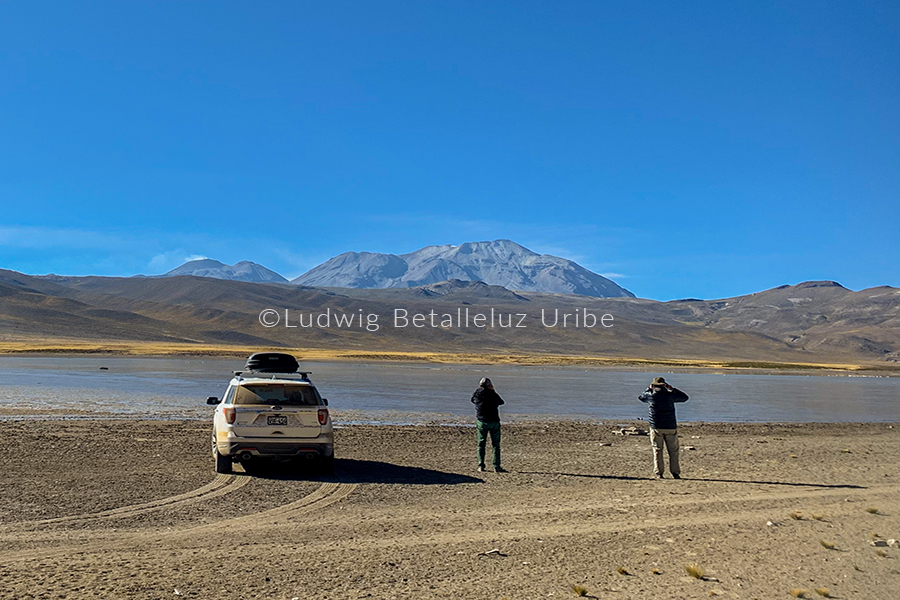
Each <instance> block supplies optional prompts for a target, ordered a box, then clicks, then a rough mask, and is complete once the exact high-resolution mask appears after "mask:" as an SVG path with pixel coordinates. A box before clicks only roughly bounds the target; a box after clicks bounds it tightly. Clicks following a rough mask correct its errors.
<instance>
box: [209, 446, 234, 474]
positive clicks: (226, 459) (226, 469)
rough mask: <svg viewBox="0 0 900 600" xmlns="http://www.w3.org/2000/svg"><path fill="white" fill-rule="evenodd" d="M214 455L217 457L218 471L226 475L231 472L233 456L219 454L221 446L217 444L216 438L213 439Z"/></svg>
mask: <svg viewBox="0 0 900 600" xmlns="http://www.w3.org/2000/svg"><path fill="white" fill-rule="evenodd" d="M213 457H215V459H216V473H222V474H224V475H228V474H230V473H231V467H232V462H231V457H230V456H222V455H221V454H219V448H218V447H217V446H216V442H215V440H213Z"/></svg>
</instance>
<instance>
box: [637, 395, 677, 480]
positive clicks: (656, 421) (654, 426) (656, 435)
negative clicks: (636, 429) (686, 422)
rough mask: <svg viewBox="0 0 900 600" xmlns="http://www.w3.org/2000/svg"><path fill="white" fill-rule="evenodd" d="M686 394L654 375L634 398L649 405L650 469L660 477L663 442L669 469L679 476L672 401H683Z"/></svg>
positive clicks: (663, 464)
mask: <svg viewBox="0 0 900 600" xmlns="http://www.w3.org/2000/svg"><path fill="white" fill-rule="evenodd" d="M687 399H688V395H687V394H685V393H684V392H682V391H681V390H678V389H675V388H674V387H672V386H671V385H669V384H668V383H666V380H665V379H663V378H662V377H657V378H656V379H654V380H653V383H651V384H650V387H648V388H647V390H646V391H645V392H644V393H643V394H641V395H640V396H638V400H640V401H641V402H646V403H647V404H649V405H650V445H651V446H652V447H653V472H654V473H655V474H656V478H657V479H662V478H663V473H665V471H666V465H665V463H664V457H663V446H665V448H666V450H668V452H669V472H671V473H672V477H674V478H675V479H681V463H680V462H679V460H678V422H677V421H676V420H675V403H676V402H687Z"/></svg>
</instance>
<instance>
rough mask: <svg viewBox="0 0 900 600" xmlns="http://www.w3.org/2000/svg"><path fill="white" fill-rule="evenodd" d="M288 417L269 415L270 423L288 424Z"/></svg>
mask: <svg viewBox="0 0 900 600" xmlns="http://www.w3.org/2000/svg"><path fill="white" fill-rule="evenodd" d="M287 419H288V418H287V417H269V420H268V423H269V425H287Z"/></svg>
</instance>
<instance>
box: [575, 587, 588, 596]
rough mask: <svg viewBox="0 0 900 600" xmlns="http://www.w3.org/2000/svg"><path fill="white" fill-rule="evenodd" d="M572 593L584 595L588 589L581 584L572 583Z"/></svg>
mask: <svg viewBox="0 0 900 600" xmlns="http://www.w3.org/2000/svg"><path fill="white" fill-rule="evenodd" d="M572 593H573V594H575V595H576V596H579V597H584V596H587V595H588V589H587V588H586V587H584V586H583V585H573V586H572Z"/></svg>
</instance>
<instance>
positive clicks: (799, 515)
mask: <svg viewBox="0 0 900 600" xmlns="http://www.w3.org/2000/svg"><path fill="white" fill-rule="evenodd" d="M791 518H792V519H793V520H795V521H802V520H803V513H802V512H800V511H799V510H795V511H794V512H792V513H791Z"/></svg>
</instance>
